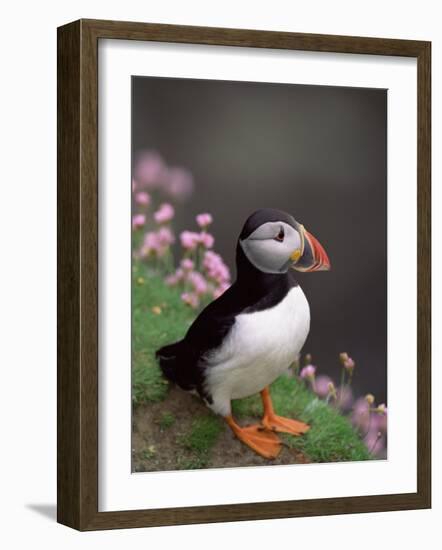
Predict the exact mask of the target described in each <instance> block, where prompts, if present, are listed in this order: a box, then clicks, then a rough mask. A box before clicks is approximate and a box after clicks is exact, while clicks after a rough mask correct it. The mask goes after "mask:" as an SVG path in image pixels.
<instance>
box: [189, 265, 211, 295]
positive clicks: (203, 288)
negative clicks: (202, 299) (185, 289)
mask: <svg viewBox="0 0 442 550" xmlns="http://www.w3.org/2000/svg"><path fill="white" fill-rule="evenodd" d="M187 280H188V281H189V282H190V283H191V284H192V286H193V288H194V290H195V292H196V294H197V295H199V296H201V295H202V294H205V293H206V292H207V281H206V279H205V278H204V277H203V276H202V275H201V273H199V272H198V271H192V272H191V273H189V275H188V277H187Z"/></svg>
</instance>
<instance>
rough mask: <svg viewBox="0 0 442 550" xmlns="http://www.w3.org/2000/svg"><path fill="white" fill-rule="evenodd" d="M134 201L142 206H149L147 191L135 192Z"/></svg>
mask: <svg viewBox="0 0 442 550" xmlns="http://www.w3.org/2000/svg"><path fill="white" fill-rule="evenodd" d="M135 202H137V203H138V204H141V205H143V206H149V204H150V195H149V193H146V192H145V191H140V192H139V193H136V194H135Z"/></svg>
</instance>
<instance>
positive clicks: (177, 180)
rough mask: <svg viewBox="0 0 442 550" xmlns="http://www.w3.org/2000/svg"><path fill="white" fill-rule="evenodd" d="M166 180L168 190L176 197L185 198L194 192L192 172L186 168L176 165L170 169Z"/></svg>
mask: <svg viewBox="0 0 442 550" xmlns="http://www.w3.org/2000/svg"><path fill="white" fill-rule="evenodd" d="M165 182H166V191H167V192H168V193H169V195H170V196H171V197H174V198H175V199H178V200H185V199H187V198H188V197H189V196H190V195H191V194H192V191H193V178H192V174H191V173H190V172H189V171H188V170H186V169H184V168H178V167H175V168H170V169H168V170H167V176H166V180H165Z"/></svg>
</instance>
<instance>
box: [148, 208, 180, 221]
mask: <svg viewBox="0 0 442 550" xmlns="http://www.w3.org/2000/svg"><path fill="white" fill-rule="evenodd" d="M174 216H175V210H174V208H173V206H172V205H171V204H169V203H164V204H162V205H161V206H160V208H159V209H158V210H157V211H156V212H155V214H154V215H153V217H154V219H155V221H156V222H157V223H167V222H170V220H171V219H172V218H173V217H174Z"/></svg>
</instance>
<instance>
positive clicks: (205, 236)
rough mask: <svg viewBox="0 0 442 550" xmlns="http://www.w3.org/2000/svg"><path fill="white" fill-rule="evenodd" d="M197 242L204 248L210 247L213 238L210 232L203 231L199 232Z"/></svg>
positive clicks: (213, 240)
mask: <svg viewBox="0 0 442 550" xmlns="http://www.w3.org/2000/svg"><path fill="white" fill-rule="evenodd" d="M199 242H200V243H201V244H202V245H203V246H204V248H212V246H213V244H214V242H215V238H214V237H213V235H211V234H210V233H206V232H205V231H203V232H202V233H200V234H199Z"/></svg>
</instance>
